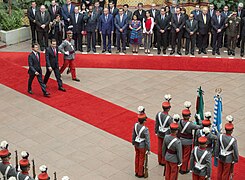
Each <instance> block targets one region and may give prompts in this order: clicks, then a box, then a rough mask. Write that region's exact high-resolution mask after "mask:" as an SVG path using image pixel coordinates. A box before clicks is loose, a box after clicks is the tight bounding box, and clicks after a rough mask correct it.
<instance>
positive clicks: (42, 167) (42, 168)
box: [39, 165, 48, 172]
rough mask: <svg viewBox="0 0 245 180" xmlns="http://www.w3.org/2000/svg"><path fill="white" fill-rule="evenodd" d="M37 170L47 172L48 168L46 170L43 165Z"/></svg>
mask: <svg viewBox="0 0 245 180" xmlns="http://www.w3.org/2000/svg"><path fill="white" fill-rule="evenodd" d="M39 170H40V171H41V172H46V171H47V170H48V168H47V166H45V165H41V166H40V167H39Z"/></svg>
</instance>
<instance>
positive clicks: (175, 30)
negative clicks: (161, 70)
mask: <svg viewBox="0 0 245 180" xmlns="http://www.w3.org/2000/svg"><path fill="white" fill-rule="evenodd" d="M171 25H172V30H171V33H172V43H171V46H172V51H171V52H170V55H172V54H174V53H175V45H176V39H177V53H178V54H179V55H181V40H182V36H183V32H184V29H183V27H184V25H185V17H184V16H183V15H182V14H181V12H180V8H176V13H175V14H173V16H172V19H171Z"/></svg>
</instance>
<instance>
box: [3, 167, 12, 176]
mask: <svg viewBox="0 0 245 180" xmlns="http://www.w3.org/2000/svg"><path fill="white" fill-rule="evenodd" d="M10 167H11V166H10V165H8V166H7V168H6V170H5V172H4V177H5V178H6V179H7V175H8V173H9V170H10Z"/></svg>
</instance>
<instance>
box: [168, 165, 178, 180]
mask: <svg viewBox="0 0 245 180" xmlns="http://www.w3.org/2000/svg"><path fill="white" fill-rule="evenodd" d="M165 168H166V171H165V180H177V179H178V174H179V171H178V170H179V168H178V164H177V163H172V162H169V161H166V167H165Z"/></svg>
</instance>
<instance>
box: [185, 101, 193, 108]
mask: <svg viewBox="0 0 245 180" xmlns="http://www.w3.org/2000/svg"><path fill="white" fill-rule="evenodd" d="M184 106H185V107H186V108H187V109H189V108H190V107H191V102H190V101H185V102H184Z"/></svg>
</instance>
